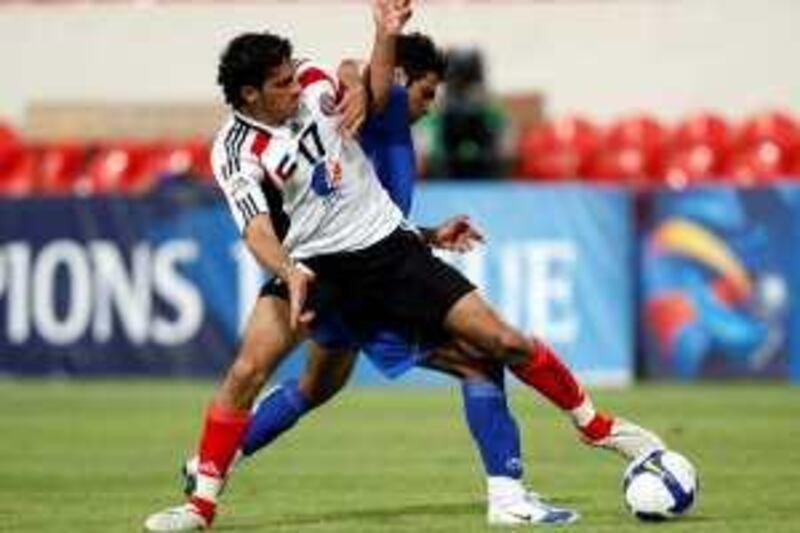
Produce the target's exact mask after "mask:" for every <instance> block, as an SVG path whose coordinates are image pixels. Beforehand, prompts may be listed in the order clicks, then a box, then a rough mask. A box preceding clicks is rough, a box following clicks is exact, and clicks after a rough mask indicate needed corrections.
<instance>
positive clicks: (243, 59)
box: [217, 31, 292, 109]
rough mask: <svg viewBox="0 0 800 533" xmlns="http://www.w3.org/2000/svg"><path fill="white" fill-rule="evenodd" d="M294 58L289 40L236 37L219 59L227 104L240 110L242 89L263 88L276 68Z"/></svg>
mask: <svg viewBox="0 0 800 533" xmlns="http://www.w3.org/2000/svg"><path fill="white" fill-rule="evenodd" d="M291 57H292V44H291V43H290V42H289V41H288V39H284V38H283V37H280V36H278V35H275V34H272V33H269V32H267V31H265V32H263V33H243V34H241V35H239V36H237V37H235V38H234V39H233V40H232V41H231V42H229V43H228V46H226V47H225V50H224V51H223V52H222V55H221V56H220V58H219V67H218V68H217V83H218V84H219V85H220V86H221V87H222V92H223V94H224V95H225V102H227V103H228V105H230V106H231V107H233V108H234V109H239V108H240V107H241V106H242V104H244V100H242V88H244V87H247V86H248V85H249V86H252V87H256V88H260V87H261V86H262V85H263V84H264V81H266V79H267V77H268V76H269V73H270V71H272V69H274V68H277V67H279V66H280V65H281V64H282V63H283V62H284V61H287V60H289V59H290V58H291Z"/></svg>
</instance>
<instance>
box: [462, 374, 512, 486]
mask: <svg viewBox="0 0 800 533" xmlns="http://www.w3.org/2000/svg"><path fill="white" fill-rule="evenodd" d="M461 392H462V396H463V398H464V415H465V416H466V419H467V425H468V426H469V430H470V433H472V438H473V439H474V440H475V444H477V445H478V449H479V450H480V452H481V459H483V466H484V468H485V469H486V475H487V476H490V477H494V476H503V477H510V478H513V479H521V478H522V459H521V457H520V442H519V429H518V428H517V423H516V421H515V420H514V417H513V416H512V415H511V411H509V409H508V403H507V402H506V393H505V390H504V388H503V384H502V382H501V383H499V384H498V383H494V382H492V381H488V380H487V381H484V380H464V381H463V382H462V386H461Z"/></svg>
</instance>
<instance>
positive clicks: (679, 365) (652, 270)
mask: <svg viewBox="0 0 800 533" xmlns="http://www.w3.org/2000/svg"><path fill="white" fill-rule="evenodd" d="M798 200H800V188H798V187H796V186H789V185H784V186H773V187H768V188H760V189H734V188H729V187H709V188H702V189H693V190H689V191H684V192H680V193H678V192H661V193H655V194H653V195H651V196H649V197H648V198H646V199H645V200H644V202H643V205H642V213H643V215H644V216H643V217H642V225H641V232H642V245H641V264H640V273H641V278H640V281H641V297H642V304H641V305H642V306H641V313H640V316H641V318H642V321H641V331H642V338H643V341H644V343H643V344H644V361H645V370H646V373H647V375H649V376H653V377H679V378H684V379H694V378H698V377H768V378H775V377H782V378H785V377H787V376H788V375H789V374H790V370H791V369H790V364H791V360H792V357H791V354H792V353H800V352H798V344H797V343H798V339H797V334H796V332H797V331H800V330H798V327H797V326H800V324H798V323H797V321H798V317H797V313H793V312H792V311H793V310H792V307H791V297H790V295H792V294H800V292H798V291H800V284H799V282H800V268H798V267H800V256H799V255H798V249H797V243H798V242H800V241H798V237H800V231H798V227H800V226H798V224H800V222H799V221H800V202H799V201H798ZM793 322H794V323H793ZM795 364H796V363H795ZM793 373H794V376H795V377H797V376H798V373H797V369H796V368H795V369H794V371H793Z"/></svg>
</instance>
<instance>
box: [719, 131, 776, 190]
mask: <svg viewBox="0 0 800 533" xmlns="http://www.w3.org/2000/svg"><path fill="white" fill-rule="evenodd" d="M788 172H789V161H788V157H786V153H785V152H784V150H783V149H782V148H781V147H780V146H779V145H778V144H776V143H772V142H763V143H761V144H758V145H755V146H751V147H748V148H745V149H743V150H741V151H738V152H737V153H735V154H734V155H733V157H732V158H731V159H730V160H729V161H728V164H727V165H726V168H725V175H726V176H729V177H730V179H731V180H732V181H733V182H734V183H736V184H738V185H761V184H765V183H770V182H773V181H775V180H776V179H778V178H781V177H783V176H785V175H786V174H787V173H788Z"/></svg>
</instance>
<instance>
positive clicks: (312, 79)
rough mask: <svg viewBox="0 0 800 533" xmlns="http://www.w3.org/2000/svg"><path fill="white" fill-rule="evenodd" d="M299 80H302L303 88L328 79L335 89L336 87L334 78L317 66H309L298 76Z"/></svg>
mask: <svg viewBox="0 0 800 533" xmlns="http://www.w3.org/2000/svg"><path fill="white" fill-rule="evenodd" d="M297 81H299V82H300V86H301V87H302V88H303V89H305V88H306V87H308V86H309V85H311V84H312V83H316V82H318V81H327V82H329V83H330V84H331V86H333V88H334V90H335V89H336V83H334V81H333V78H331V77H330V76H328V74H327V73H326V72H325V71H324V70H322V69H320V68H317V67H309V68H307V69H306V70H304V71H303V73H302V74H300V76H299V77H298V79H297Z"/></svg>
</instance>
